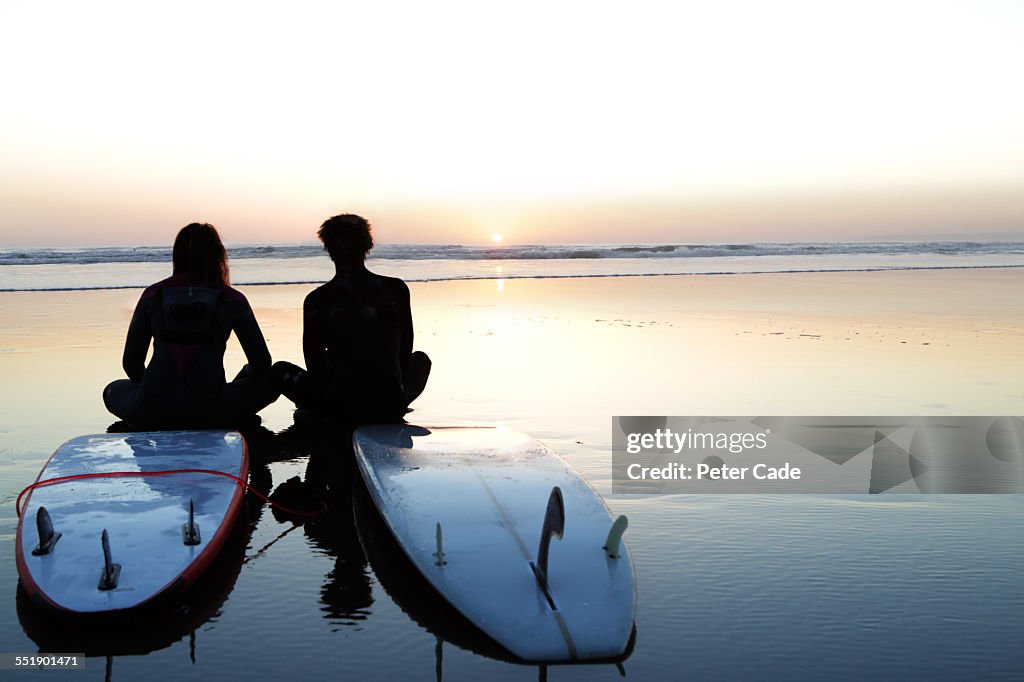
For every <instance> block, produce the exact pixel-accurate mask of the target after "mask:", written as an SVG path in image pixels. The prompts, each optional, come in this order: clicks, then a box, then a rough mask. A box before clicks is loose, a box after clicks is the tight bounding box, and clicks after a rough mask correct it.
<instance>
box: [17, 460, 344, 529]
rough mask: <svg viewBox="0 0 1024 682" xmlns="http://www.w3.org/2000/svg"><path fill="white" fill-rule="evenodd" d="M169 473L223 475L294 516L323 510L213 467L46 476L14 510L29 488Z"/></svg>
mask: <svg viewBox="0 0 1024 682" xmlns="http://www.w3.org/2000/svg"><path fill="white" fill-rule="evenodd" d="M171 474H210V475H212V476H223V477H224V478H230V479H231V480H233V481H234V482H235V483H236V484H237V485H240V486H242V487H244V488H246V489H247V490H249V491H250V492H252V493H253V494H254V495H256V496H257V497H259V498H260V499H261V500H264V501H265V502H267V503H268V504H270V505H272V506H274V507H277V508H278V509H280V510H281V511H283V512H285V513H286V514H294V515H296V516H317V515H318V514H320V513H322V512H323V511H324V509H318V510H317V511H315V512H308V511H298V510H295V509H290V508H288V507H286V506H284V505H283V504H278V503H277V502H274V501H273V500H271V499H270V498H269V497H267V496H266V495H264V494H263V493H261V492H260V491H259V490H256V488H253V487H252V486H251V485H249V484H248V483H246V482H245V481H243V480H242V479H240V478H239V477H238V476H234V475H232V474H229V473H227V472H226V471H217V470H215V469H167V470H166V471H107V472H102V473H95V474H75V475H74V476H57V477H56V478H48V479H46V480H43V481H36V482H35V483H33V484H32V485H30V486H28V487H27V488H25V489H24V490H22V491H21V492H20V493H18V499H17V500H16V501H15V502H14V510H15V511H16V512H17V513H18V518H19V519H20V518H21V513H22V511H23V510H22V508H21V498H23V497H24V496H25V493H27V492H29V491H31V490H35V489H36V488H45V487H47V486H51V485H56V484H58V483H68V482H70V481H78V480H83V479H88V478H131V477H137V476H169V475H171Z"/></svg>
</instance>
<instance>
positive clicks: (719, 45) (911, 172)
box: [0, 0, 1024, 248]
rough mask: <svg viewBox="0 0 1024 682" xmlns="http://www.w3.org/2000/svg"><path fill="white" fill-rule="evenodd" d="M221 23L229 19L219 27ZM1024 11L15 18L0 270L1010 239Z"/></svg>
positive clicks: (292, 7) (58, 8)
mask: <svg viewBox="0 0 1024 682" xmlns="http://www.w3.org/2000/svg"><path fill="white" fill-rule="evenodd" d="M218 7H220V8H219V9H218ZM1021 35H1024V3H1015V2H996V1H980V0H979V1H969V0H965V1H963V2H936V1H928V2H899V1H888V2H877V3H876V2H869V1H865V0H858V1H856V2H820V1H817V2H771V3H766V2H694V3H688V2H664V3H652V2H631V3H628V4H627V3H614V4H613V3H603V2H556V1H552V0H547V1H545V2H522V1H521V2H516V3H503V4H500V5H499V4H496V3H484V2H443V1H442V2H432V3H411V2H409V3H405V2H403V3H395V2H372V3H358V4H356V3H340V2H331V3H289V4H288V5H277V4H270V3H245V4H237V5H215V4H214V3H209V2H198V3H188V2H184V3H176V4H174V5H153V4H149V3H137V2H125V3H103V2H97V3H71V2H69V3H60V2H57V3H55V2H48V3H39V2H10V1H9V2H4V3H3V4H2V5H0V59H2V63H3V64H4V68H3V72H2V77H0V78H2V81H0V82H2V93H3V94H2V98H3V100H2V101H3V106H2V107H0V248H6V247H12V246H21V245H90V244H125V245H134V244H162V243H167V242H169V241H170V239H171V238H172V237H173V234H174V233H175V232H176V231H177V229H178V228H179V227H181V226H182V225H184V224H185V223H187V222H190V221H192V220H202V221H209V222H212V223H213V224H215V225H217V226H218V227H219V228H220V229H221V232H222V233H223V234H224V236H225V238H226V239H227V240H228V241H229V242H292V241H301V240H307V239H310V238H311V237H312V235H313V232H314V230H315V228H316V226H317V225H318V224H319V223H320V222H321V221H322V220H323V219H324V218H325V217H327V216H329V215H332V214H334V213H338V212H346V211H350V212H359V213H363V214H364V215H366V216H367V217H368V218H370V219H371V220H372V221H373V222H374V223H375V224H376V227H377V233H378V238H379V239H380V240H381V241H389V242H459V243H469V244H475V243H485V242H490V240H491V237H492V235H494V234H496V233H497V234H502V235H503V236H504V242H505V243H522V242H620V241H629V242H638V241H722V240H732V241H791V240H808V241H810V240H829V239H850V238H907V237H914V236H915V235H916V236H928V237H935V236H940V237H941V236H947V237H959V238H963V237H971V236H977V237H986V236H995V235H1002V236H1004V237H1009V238H1014V237H1016V238H1024V125H1022V123H1021V122H1022V121H1024V88H1021V87H1020V85H1019V81H1020V68H1021V65H1022V64H1024V40H1021V39H1020V37H1021Z"/></svg>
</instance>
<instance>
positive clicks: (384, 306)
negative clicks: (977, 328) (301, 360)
mask: <svg viewBox="0 0 1024 682" xmlns="http://www.w3.org/2000/svg"><path fill="white" fill-rule="evenodd" d="M317 234H318V236H319V237H320V241H321V242H323V245H324V250H325V251H327V253H328V254H329V255H330V257H331V260H332V261H334V268H335V275H334V278H333V279H332V280H331V281H329V282H327V283H326V284H324V285H322V286H320V287H319V288H317V289H315V290H313V291H312V292H310V293H309V295H308V296H306V300H305V302H304V303H303V328H302V353H303V356H304V357H305V361H306V369H305V370H302V369H301V368H300V367H297V366H296V365H293V364H291V363H285V362H279V363H277V364H276V365H275V369H276V370H277V374H278V376H279V377H280V381H281V389H282V392H283V393H284V395H285V396H287V397H288V398H289V399H291V400H292V401H293V402H294V403H295V404H296V406H298V407H300V408H304V409H307V410H310V411H313V412H317V413H320V414H321V415H322V416H323V417H325V418H329V419H331V420H332V421H338V420H341V421H344V422H351V423H359V422H368V421H394V420H400V419H401V418H402V417H403V415H405V413H406V412H408V407H409V403H411V402H412V401H413V400H415V399H416V397H417V396H418V395H419V394H420V393H422V392H423V388H424V387H425V386H426V383H427V377H428V376H429V374H430V358H428V357H427V355H426V354H425V353H423V352H421V351H418V352H415V353H414V352H413V350H412V344H413V329H412V310H411V308H410V305H409V287H408V286H406V284H405V282H403V281H402V280H400V279H397V278H394V277H384V276H382V275H378V274H375V273H373V272H370V271H369V270H367V269H366V254H367V253H368V252H369V251H370V249H372V248H373V233H372V228H371V226H370V223H369V222H368V221H367V220H366V219H365V218H363V217H361V216H358V215H353V214H348V213H347V214H343V215H336V216H334V217H333V218H329V219H327V220H326V221H325V222H324V224H323V225H321V226H320V230H319V232H318V233H317Z"/></svg>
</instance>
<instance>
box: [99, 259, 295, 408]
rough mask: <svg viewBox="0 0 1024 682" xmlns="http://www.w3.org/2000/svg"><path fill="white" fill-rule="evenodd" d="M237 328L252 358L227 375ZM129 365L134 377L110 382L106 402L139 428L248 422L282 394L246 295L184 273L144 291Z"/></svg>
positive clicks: (127, 351)
mask: <svg viewBox="0 0 1024 682" xmlns="http://www.w3.org/2000/svg"><path fill="white" fill-rule="evenodd" d="M231 332H234V333H235V335H236V336H237V337H238V341H239V343H240V344H241V346H242V350H243V351H245V357H246V359H247V360H248V365H246V368H245V369H244V370H243V372H242V373H241V374H239V376H238V377H236V378H235V380H234V381H231V382H228V381H227V380H226V377H225V375H224V350H225V348H226V345H227V340H228V337H229V336H230V335H231ZM150 341H152V345H153V356H152V358H151V360H150V362H149V366H148V367H147V366H145V360H146V354H147V353H148V352H149V347H150ZM123 366H124V371H125V374H127V375H128V379H120V380H118V381H114V382H113V383H111V384H110V385H108V386H107V387H106V389H105V390H104V391H103V401H104V403H105V404H106V406H107V409H108V410H110V412H111V413H113V414H114V415H116V416H117V417H119V418H121V419H123V420H124V421H126V422H128V423H129V424H131V425H132V426H135V427H139V428H209V427H231V426H240V425H247V424H251V423H253V422H254V421H255V417H254V415H255V414H256V412H258V411H259V410H261V409H263V408H264V407H266V406H267V405H269V404H270V403H272V402H274V400H276V399H277V396H278V393H277V392H276V391H275V390H274V388H273V386H272V381H271V378H270V351H269V350H268V349H267V343H266V341H265V340H264V339H263V334H262V332H261V331H260V328H259V324H257V322H256V318H255V316H254V315H253V312H252V308H250V306H249V302H248V301H247V300H246V299H245V296H243V295H242V294H241V292H239V291H238V290H236V289H233V288H232V287H230V286H222V287H220V288H217V289H212V288H208V287H202V286H193V285H191V284H190V283H189V281H188V278H187V277H186V276H184V275H174V276H172V277H169V278H167V279H165V280H163V281H161V282H157V283H156V284H154V285H153V286H151V287H149V288H148V289H146V291H145V292H143V294H142V297H141V298H140V299H139V303H138V305H137V306H136V308H135V314H134V315H133V316H132V321H131V324H130V326H129V327H128V336H127V338H126V340H125V346H124V358H123Z"/></svg>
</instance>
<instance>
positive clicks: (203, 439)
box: [15, 431, 249, 614]
mask: <svg viewBox="0 0 1024 682" xmlns="http://www.w3.org/2000/svg"><path fill="white" fill-rule="evenodd" d="M248 471H249V456H248V452H247V448H246V444H245V439H244V438H243V437H242V436H241V434H239V433H237V432H234V431H162V432H153V433H122V434H98V435H91V436H80V437H78V438H75V439H73V440H70V441H68V442H67V443H65V444H64V445H62V446H61V447H60V448H58V449H57V451H56V452H54V453H53V456H52V457H50V460H49V461H48V462H47V463H46V466H45V467H44V468H43V470H42V471H41V472H40V474H39V478H38V479H37V482H36V487H34V488H33V489H32V490H30V491H29V492H27V493H26V496H25V499H24V503H23V506H22V508H21V516H20V518H19V521H18V531H17V538H16V543H15V554H16V561H17V565H18V576H19V578H20V580H21V584H22V586H23V588H24V589H25V590H26V592H27V593H28V596H29V597H30V598H31V599H32V600H33V601H34V602H36V603H38V604H41V605H43V606H48V607H52V608H54V609H57V610H59V611H62V612H66V613H71V614H97V613H112V612H122V611H125V612H126V611H129V610H132V609H137V608H140V607H143V606H147V605H152V604H154V603H157V602H159V601H161V600H162V599H164V598H169V597H173V596H174V595H176V594H178V593H180V592H181V591H183V590H184V589H185V588H186V587H188V586H189V585H190V584H192V583H193V582H194V581H195V580H196V579H197V578H198V577H199V576H200V575H201V574H202V573H203V571H204V570H205V569H206V567H207V566H209V564H210V563H211V562H212V561H213V559H214V558H215V557H216V555H217V554H218V552H219V551H220V548H221V547H222V546H223V544H224V541H225V540H226V539H227V536H228V535H229V533H230V531H231V528H232V526H233V525H234V523H235V520H236V519H237V518H238V514H239V511H240V510H241V508H242V502H243V498H244V492H245V488H244V485H243V484H242V483H241V481H244V480H245V479H246V477H247V476H248ZM47 481H54V482H53V483H51V484H48V483H47Z"/></svg>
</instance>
